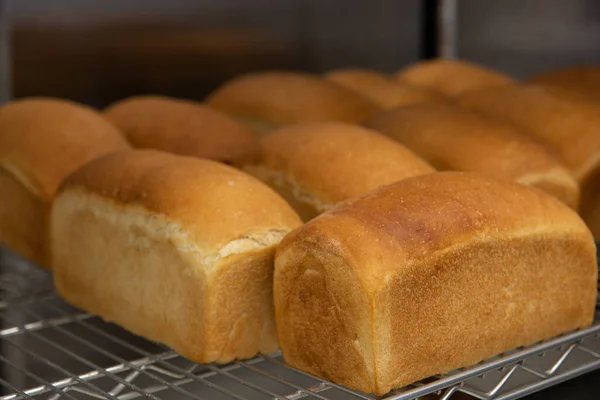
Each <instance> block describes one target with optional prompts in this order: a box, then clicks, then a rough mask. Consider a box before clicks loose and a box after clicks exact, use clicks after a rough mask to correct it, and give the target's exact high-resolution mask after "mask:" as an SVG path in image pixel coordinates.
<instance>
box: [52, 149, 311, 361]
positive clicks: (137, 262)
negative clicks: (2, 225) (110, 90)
mask: <svg viewBox="0 0 600 400" xmlns="http://www.w3.org/2000/svg"><path fill="white" fill-rule="evenodd" d="M300 223H301V222H300V220H299V218H298V216H297V215H296V214H295V213H294V212H293V210H292V209H291V208H290V207H289V206H288V204H287V203H285V201H284V200H283V199H282V198H281V197H279V196H278V195H277V194H276V193H275V192H274V191H272V190H271V189H270V188H268V187H267V186H266V185H264V184H262V183H261V182H260V181H258V180H256V179H255V178H253V177H251V176H249V175H247V174H245V173H243V172H241V171H238V170H235V169H233V168H231V167H228V166H226V165H222V164H220V163H217V162H213V161H209V160H204V159H199V158H194V157H184V156H177V155H172V154H167V153H163V152H158V151H154V150H134V151H130V152H127V153H118V154H113V155H109V156H106V157H103V158H100V159H98V160H96V161H94V162H91V163H89V164H87V165H86V166H84V167H83V168H81V169H80V170H78V171H77V172H75V173H74V174H72V175H71V176H70V177H69V178H67V180H66V181H65V183H64V185H63V186H62V188H61V191H60V193H59V194H58V196H57V198H56V200H55V202H54V205H53V208H52V215H51V242H52V250H53V265H54V280H55V284H56V288H57V290H58V291H59V293H60V294H61V295H62V296H63V297H64V298H65V299H66V300H67V301H69V302H70V303H72V304H74V305H76V306H77V307H80V308H83V309H85V310H87V311H90V312H93V313H96V314H98V315H100V316H101V317H103V318H105V319H106V320H109V321H113V322H115V323H117V324H119V325H122V326H123V327H125V328H126V329H128V330H130V331H132V332H134V333H136V334H140V335H143V336H145V337H147V338H149V339H152V340H156V341H160V342H163V343H165V344H167V345H169V346H171V347H173V348H174V349H175V350H176V351H178V352H179V353H181V354H182V355H184V356H186V357H188V358H190V359H192V360H194V361H198V362H213V361H216V362H228V361H231V360H232V359H235V358H246V357H250V356H253V355H255V354H256V353H258V352H268V351H273V350H275V349H276V348H277V336H276V332H275V325H274V320H273V299H272V274H273V256H274V251H275V250H274V249H275V247H274V246H275V245H276V244H277V243H278V242H279V241H280V240H281V238H282V237H283V236H284V235H285V234H286V233H287V232H289V231H290V230H291V229H293V228H295V227H297V226H298V225H300Z"/></svg>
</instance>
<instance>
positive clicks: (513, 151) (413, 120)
mask: <svg viewBox="0 0 600 400" xmlns="http://www.w3.org/2000/svg"><path fill="white" fill-rule="evenodd" d="M366 125H367V126H368V127H370V128H372V129H374V130H377V131H379V132H381V133H383V134H385V135H387V136H389V137H391V138H392V139H395V140H397V141H399V142H400V143H402V144H403V145H404V146H406V147H407V148H409V149H410V150H412V151H414V152H415V153H416V154H418V155H419V156H421V157H422V158H423V159H425V160H426V161H427V162H429V163H430V164H431V165H432V166H433V167H434V168H436V169H438V170H455V171H473V172H480V173H482V174H486V175H490V176H493V177H496V178H501V179H508V180H511V181H515V182H518V183H521V184H523V185H526V186H532V187H536V188H538V189H542V190H544V191H546V192H547V193H549V194H551V195H553V196H555V197H556V198H558V199H559V200H561V201H562V202H564V203H565V204H567V205H568V206H569V207H571V208H573V209H577V206H578V202H579V185H578V184H577V182H576V181H575V179H574V178H573V177H572V176H571V173H570V172H569V170H567V168H565V167H564V166H562V165H561V163H560V162H559V161H558V160H557V159H556V158H555V157H553V156H552V155H551V154H550V153H549V151H548V150H547V149H546V148H545V147H544V146H543V145H542V144H540V143H538V142H536V141H535V140H533V139H532V138H531V137H530V136H529V135H527V134H525V133H523V132H520V131H519V130H517V129H516V128H515V127H513V126H512V125H510V124H507V123H504V122H501V121H497V120H494V119H490V118H486V117H484V116H482V115H480V114H477V113H475V112H472V111H469V110H466V109H462V108H460V107H459V106H456V105H452V104H449V103H447V104H443V103H429V104H420V105H416V106H413V107H403V108H398V109H394V110H389V111H384V112H382V113H380V114H378V115H376V116H375V117H374V118H373V119H372V120H371V121H369V122H368V123H367V124H366Z"/></svg>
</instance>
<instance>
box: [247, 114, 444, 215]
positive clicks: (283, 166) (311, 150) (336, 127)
mask: <svg viewBox="0 0 600 400" xmlns="http://www.w3.org/2000/svg"><path fill="white" fill-rule="evenodd" d="M244 169H245V170H246V171H248V172H250V173H251V174H253V175H255V176H256V177H258V178H260V179H261V180H263V181H264V182H266V183H267V184H269V185H270V186H272V187H273V188H274V189H275V190H277V191H278V192H279V193H280V194H281V195H282V196H283V197H284V198H285V199H286V200H287V201H288V203H290V204H291V205H292V206H293V207H294V208H295V209H296V212H298V214H299V215H300V216H301V217H302V219H303V220H305V221H308V220H310V219H311V218H313V217H315V216H317V215H318V214H320V213H322V212H323V211H326V210H328V209H329V208H331V207H332V206H333V205H334V204H336V203H338V202H340V201H342V200H345V199H348V198H350V197H354V196H357V195H359V194H362V193H364V192H366V191H369V190H372V189H375V188H377V187H379V186H382V185H387V184H389V183H392V182H396V181H398V180H401V179H404V178H407V177H409V176H413V175H419V174H425V173H430V172H433V171H434V169H433V168H432V167H431V166H429V164H427V163H426V162H425V161H423V160H422V159H421V158H419V157H418V156H417V155H415V154H414V153H413V152H411V151H410V150H408V149H406V148H405V147H404V146H402V145H401V144H399V143H395V142H394V141H393V140H391V139H388V138H386V137H384V136H382V135H379V134H377V133H376V132H373V131H371V130H368V129H365V128H362V127H359V126H356V125H351V124H346V123H341V122H329V123H315V124H302V125H294V126H289V127H286V128H281V129H280V130H278V131H276V132H274V133H271V134H270V135H268V136H265V137H263V138H262V140H261V160H260V163H258V164H249V165H246V166H245V167H244Z"/></svg>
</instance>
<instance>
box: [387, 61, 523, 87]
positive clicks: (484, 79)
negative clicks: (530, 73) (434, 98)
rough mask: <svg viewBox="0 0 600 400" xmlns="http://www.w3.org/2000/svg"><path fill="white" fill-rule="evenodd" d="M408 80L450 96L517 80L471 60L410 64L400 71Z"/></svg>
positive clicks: (398, 74)
mask: <svg viewBox="0 0 600 400" xmlns="http://www.w3.org/2000/svg"><path fill="white" fill-rule="evenodd" d="M396 77H397V78H398V79H400V80H402V81H404V82H408V83H412V84H413V85H419V86H424V87H428V88H430V89H433V90H437V91H440V92H442V93H444V94H447V95H449V96H455V95H458V94H460V93H463V92H467V91H469V90H474V89H479V88H482V87H487V86H498V85H500V86H502V85H506V84H510V83H513V82H514V80H513V79H512V78H510V77H509V76H507V75H504V74H502V73H500V72H497V71H493V70H491V69H489V68H486V67H484V66H482V65H477V64H474V63H470V62H467V61H459V60H445V59H435V60H427V61H421V62H418V63H415V64H412V65H409V66H407V67H405V68H403V69H401V70H400V71H398V73H397V74H396Z"/></svg>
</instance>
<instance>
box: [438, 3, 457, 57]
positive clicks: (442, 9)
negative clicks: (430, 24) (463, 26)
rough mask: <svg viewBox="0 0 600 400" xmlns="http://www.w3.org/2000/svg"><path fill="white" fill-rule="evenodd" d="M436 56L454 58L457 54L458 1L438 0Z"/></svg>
mask: <svg viewBox="0 0 600 400" xmlns="http://www.w3.org/2000/svg"><path fill="white" fill-rule="evenodd" d="M437 14H438V21H439V22H438V27H439V31H438V56H439V57H441V58H456V56H457V52H458V0H439V3H438V9H437Z"/></svg>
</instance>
